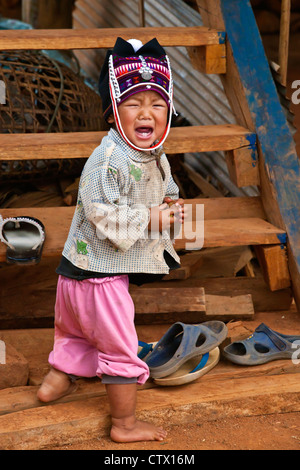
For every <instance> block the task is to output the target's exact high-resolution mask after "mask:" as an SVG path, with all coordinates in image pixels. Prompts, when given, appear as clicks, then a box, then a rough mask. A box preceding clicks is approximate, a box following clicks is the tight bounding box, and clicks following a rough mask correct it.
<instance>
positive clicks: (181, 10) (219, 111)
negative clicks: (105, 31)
mask: <svg viewBox="0 0 300 470" xmlns="http://www.w3.org/2000/svg"><path fill="white" fill-rule="evenodd" d="M144 3H145V26H199V25H202V20H201V16H200V14H199V13H198V12H197V11H195V10H194V9H193V8H191V7H189V6H188V5H187V4H186V3H185V2H183V1H182V0H145V2H144ZM138 5H139V2H138V0H77V1H76V4H75V10H74V12H73V26H74V28H95V27H99V28H110V27H134V26H139V7H138ZM166 50H167V53H168V55H169V57H170V61H171V64H172V69H173V75H174V97H175V98H174V101H175V106H176V109H177V110H178V112H180V114H182V115H183V116H184V117H186V118H187V119H188V121H189V122H190V123H191V124H192V125H211V124H227V123H235V117H234V115H233V113H232V111H231V108H230V106H229V104H228V101H227V98H226V95H225V93H224V90H223V87H222V84H221V81H220V78H219V76H217V75H206V74H201V73H200V72H198V71H196V70H195V69H194V68H193V67H192V65H191V61H190V58H189V56H188V53H187V51H186V48H182V47H173V48H167V49H166ZM104 55H105V52H104V51H95V50H93V51H80V52H79V53H78V58H79V60H80V62H81V65H82V67H83V68H84V69H85V71H86V72H87V73H88V74H89V75H90V76H91V77H92V78H93V79H94V80H98V76H99V73H100V68H101V64H102V61H103V57H104ZM186 160H187V161H188V163H190V164H191V165H192V166H193V167H194V168H195V169H196V170H197V171H199V172H200V173H201V174H202V175H203V176H204V177H207V176H209V177H210V178H211V182H212V183H215V184H217V183H218V182H220V183H221V184H222V185H223V186H224V187H225V188H226V190H227V191H228V193H229V194H232V195H235V196H243V195H257V194H258V190H257V188H254V187H248V188H243V189H239V188H237V187H236V186H235V185H234V184H233V183H232V181H231V180H230V178H229V176H228V171H227V165H226V162H225V158H224V154H223V152H209V153H205V154H199V153H198V154H193V155H190V154H187V155H186Z"/></svg>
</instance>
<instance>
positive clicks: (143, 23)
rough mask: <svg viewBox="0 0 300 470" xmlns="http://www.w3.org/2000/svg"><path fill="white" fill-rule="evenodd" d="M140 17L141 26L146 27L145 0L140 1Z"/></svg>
mask: <svg viewBox="0 0 300 470" xmlns="http://www.w3.org/2000/svg"><path fill="white" fill-rule="evenodd" d="M139 17H140V26H141V27H142V28H144V27H145V5H144V0H139Z"/></svg>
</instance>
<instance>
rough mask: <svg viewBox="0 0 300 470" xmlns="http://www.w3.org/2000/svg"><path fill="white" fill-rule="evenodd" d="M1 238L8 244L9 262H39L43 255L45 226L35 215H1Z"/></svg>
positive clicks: (7, 255)
mask: <svg viewBox="0 0 300 470" xmlns="http://www.w3.org/2000/svg"><path fill="white" fill-rule="evenodd" d="M0 240H1V241H2V242H3V243H5V245H6V246H7V249H6V260H7V262H8V263H9V264H22V265H23V264H37V263H38V262H39V261H40V259H41V255H42V250H43V245H44V241H45V228H44V225H43V224H42V222H41V221H40V220H38V219H35V218H33V217H10V218H7V219H4V220H3V219H2V217H1V216H0Z"/></svg>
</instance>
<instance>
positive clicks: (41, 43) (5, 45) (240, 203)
mask: <svg viewBox="0 0 300 470" xmlns="http://www.w3.org/2000/svg"><path fill="white" fill-rule="evenodd" d="M197 3H198V6H199V11H200V13H201V14H202V18H203V21H204V23H205V24H206V26H205V27H192V28H188V27H186V28H135V29H133V28H114V29H95V30H94V29H92V30H91V29H88V30H24V31H15V30H14V31H1V32H0V49H1V50H24V49H25V50H30V49H32V50H41V49H43V50H53V49H56V50H74V49H90V48H103V49H107V48H111V47H113V45H114V43H115V40H116V37H117V36H121V37H123V38H124V39H129V38H132V37H137V38H139V39H141V41H142V42H146V41H148V40H150V39H152V38H153V37H156V38H157V39H158V41H159V42H160V43H161V44H162V46H165V47H166V46H169V47H170V46H185V47H187V49H188V51H189V54H190V57H191V60H192V64H193V66H194V67H195V68H197V69H198V70H200V71H201V72H203V73H214V74H220V76H221V78H222V81H223V85H224V89H225V92H226V95H227V97H228V100H229V102H230V104H231V107H232V110H233V111H234V113H235V116H236V120H237V124H236V125H228V124H227V125H216V126H190V127H185V128H183V127H181V128H173V129H171V132H170V134H169V137H168V139H167V141H166V143H165V152H166V153H167V154H178V153H187V152H207V151H225V152H226V161H227V165H228V170H229V174H230V177H231V178H232V180H233V181H234V183H235V184H236V185H237V186H239V187H243V186H248V185H257V186H259V187H260V190H261V197H259V198H257V197H255V198H251V197H245V198H223V199H222V198H216V199H206V200H202V199H201V200H190V201H187V203H189V204H191V205H192V206H193V210H195V208H196V205H197V204H203V203H204V206H205V208H204V214H205V224H204V247H217V246H235V245H253V246H256V247H257V249H258V250H259V253H260V257H259V259H260V261H261V265H262V267H263V269H264V270H265V272H268V271H270V269H274V260H275V265H276V263H277V264H278V263H279V264H280V265H282V264H283V265H286V264H287V263H288V266H289V270H290V274H291V280H292V286H293V294H294V297H295V301H296V304H297V307H298V310H299V309H300V232H299V230H298V228H299V222H300V214H299V207H300V177H299V174H300V173H299V160H298V157H297V155H296V151H295V146H294V145H293V139H292V136H291V134H290V133H289V131H288V127H287V123H286V120H285V117H284V115H283V112H282V110H281V106H280V102H279V99H278V97H277V93H276V89H275V86H274V83H273V80H272V77H271V75H270V71H269V67H268V62H267V59H266V58H265V56H264V53H263V48H262V44H261V39H260V36H259V32H258V30H257V27H256V24H255V20H254V16H253V12H252V9H251V6H250V2H249V1H245V0H233V1H227V0H208V1H205V0H199V1H198V2H197ZM104 134H105V133H104V132H86V133H64V134H61V133H53V134H23V135H20V134H17V135H16V134H0V160H2V161H5V160H45V159H49V160H51V159H56V160H57V159H65V158H68V159H70V158H72V159H76V158H88V157H89V155H90V154H91V152H92V151H93V149H94V148H95V147H96V146H97V145H99V143H100V141H101V139H102V137H103V135H104ZM241 199H242V200H241ZM73 212H74V207H59V208H56V207H55V208H52V207H51V208H44V207H43V208H24V209H1V215H2V216H3V217H4V218H5V217H7V216H14V215H24V214H26V215H27V216H34V217H37V218H39V219H40V220H41V221H42V222H43V223H44V224H45V228H46V233H47V238H46V242H45V246H44V251H43V256H44V257H49V256H56V255H59V254H60V253H61V251H62V248H63V245H64V242H65V240H66V236H67V233H68V229H69V226H70V221H71V219H72V215H73ZM185 235H186V237H185V238H183V239H182V240H177V241H176V245H175V247H176V248H177V249H178V250H184V249H185V246H186V241H187V239H188V241H189V242H190V241H191V238H190V236H187V235H190V234H188V233H186V234H185ZM266 247H268V248H269V251H268V255H267V252H266ZM196 248H197V246H194V249H196ZM198 248H201V246H199V247H198ZM278 248H283V249H282V250H281V249H278ZM285 249H286V250H287V253H288V260H286V257H285ZM270 253H271V254H270ZM0 262H5V247H4V246H3V245H1V246H0ZM281 273H282V271H281V270H278V275H277V276H278V277H279V278H278V279H276V281H278V282H277V283H276V285H277V286H281V285H282V284H281V283H280V276H281Z"/></svg>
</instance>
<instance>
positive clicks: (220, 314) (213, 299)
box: [204, 294, 254, 322]
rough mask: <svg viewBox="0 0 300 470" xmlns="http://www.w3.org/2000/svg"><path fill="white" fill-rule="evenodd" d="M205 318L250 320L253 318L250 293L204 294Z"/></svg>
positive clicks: (225, 320)
mask: <svg viewBox="0 0 300 470" xmlns="http://www.w3.org/2000/svg"><path fill="white" fill-rule="evenodd" d="M205 299H206V314H205V320H204V321H209V320H221V321H224V322H228V321H231V320H235V319H239V320H251V319H253V318H254V306H253V301H252V296H251V294H245V295H238V296H236V297H230V296H228V295H227V296H226V295H209V294H205Z"/></svg>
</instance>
